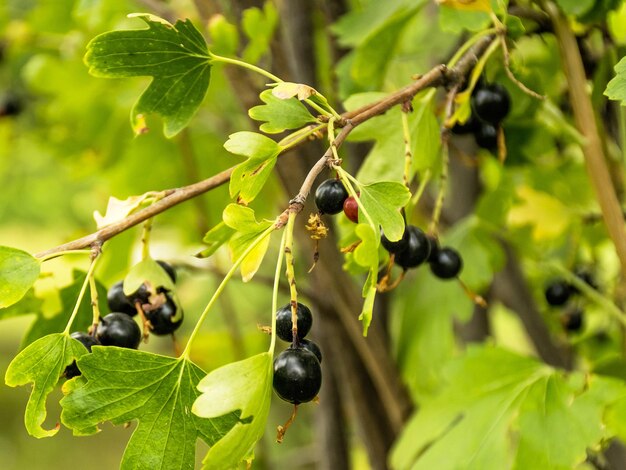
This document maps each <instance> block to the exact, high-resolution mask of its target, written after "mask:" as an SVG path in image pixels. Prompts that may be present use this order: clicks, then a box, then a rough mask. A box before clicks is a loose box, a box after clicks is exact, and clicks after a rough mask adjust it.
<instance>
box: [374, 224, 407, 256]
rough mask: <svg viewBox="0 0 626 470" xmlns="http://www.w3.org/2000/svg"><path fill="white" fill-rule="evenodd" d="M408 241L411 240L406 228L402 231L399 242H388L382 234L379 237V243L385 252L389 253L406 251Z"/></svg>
mask: <svg viewBox="0 0 626 470" xmlns="http://www.w3.org/2000/svg"><path fill="white" fill-rule="evenodd" d="M410 239H411V234H410V233H409V231H408V230H407V229H406V228H405V229H404V233H403V234H402V238H400V240H397V241H395V242H392V241H389V239H388V238H387V237H386V236H385V234H384V233H382V232H381V235H380V243H381V245H382V246H383V248H384V249H385V250H387V251H388V252H389V253H400V252H401V251H404V250H406V249H407V248H408V247H409V243H410Z"/></svg>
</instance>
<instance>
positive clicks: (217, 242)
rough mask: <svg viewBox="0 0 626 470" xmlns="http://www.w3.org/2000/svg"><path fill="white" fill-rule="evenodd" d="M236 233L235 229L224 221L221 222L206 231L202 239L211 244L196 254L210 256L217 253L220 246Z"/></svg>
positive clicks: (200, 256) (204, 256) (199, 256)
mask: <svg viewBox="0 0 626 470" xmlns="http://www.w3.org/2000/svg"><path fill="white" fill-rule="evenodd" d="M234 233H235V230H234V229H232V228H231V227H229V226H228V225H226V224H225V223H224V222H223V221H222V222H220V223H219V224H217V225H216V226H215V227H213V228H212V229H211V230H209V231H208V232H207V233H206V235H205V236H204V238H203V239H202V241H203V242H204V243H206V244H207V245H209V246H208V247H207V248H205V249H204V250H202V251H201V252H200V253H198V254H197V255H196V256H197V257H198V258H208V257H209V256H211V255H212V254H213V253H215V252H216V251H217V249H218V248H219V247H220V246H222V245H223V244H224V243H226V242H227V241H228V240H230V238H231V237H232V236H233V234H234Z"/></svg>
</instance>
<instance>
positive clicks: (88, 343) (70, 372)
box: [64, 331, 100, 379]
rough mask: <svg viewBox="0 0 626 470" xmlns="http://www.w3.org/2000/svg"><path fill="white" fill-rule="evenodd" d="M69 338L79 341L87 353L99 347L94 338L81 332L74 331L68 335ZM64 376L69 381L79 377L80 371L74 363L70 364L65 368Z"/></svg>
mask: <svg viewBox="0 0 626 470" xmlns="http://www.w3.org/2000/svg"><path fill="white" fill-rule="evenodd" d="M70 337H72V339H75V340H77V341H79V342H80V343H81V344H82V345H83V346H85V348H86V349H87V351H89V352H91V348H92V346H98V345H100V342H99V341H98V340H97V339H96V338H94V337H93V336H91V335H89V334H87V333H84V332H82V331H75V332H74V333H72V334H71V335H70ZM64 374H65V377H66V378H67V379H71V378H73V377H78V376H79V375H81V372H80V369H79V368H78V366H77V365H76V361H74V362H72V363H71V364H70V365H69V366H67V367H66V368H65V372H64Z"/></svg>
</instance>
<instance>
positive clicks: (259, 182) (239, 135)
mask: <svg viewBox="0 0 626 470" xmlns="http://www.w3.org/2000/svg"><path fill="white" fill-rule="evenodd" d="M224 148H225V149H226V150H228V151H229V152H230V153H234V154H235V155H241V156H244V157H247V158H248V159H247V160H246V161H244V162H243V163H240V164H239V165H237V167H236V168H235V169H234V170H233V173H232V175H231V177H230V187H229V191H230V197H235V196H237V195H238V201H239V202H241V203H243V204H248V203H250V202H252V200H253V199H254V198H255V197H256V196H257V195H258V194H259V192H260V191H261V189H263V186H264V185H265V183H266V181H267V179H268V178H269V176H270V174H271V172H272V169H273V168H274V165H275V164H276V159H277V158H278V154H279V153H280V152H281V150H282V147H281V146H280V145H278V144H277V143H276V142H274V141H273V140H272V139H270V138H269V137H265V136H264V135H262V134H258V133H256V132H246V131H243V132H236V133H234V134H231V135H230V136H229V137H228V140H227V141H226V143H225V144H224Z"/></svg>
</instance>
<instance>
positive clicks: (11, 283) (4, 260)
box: [0, 246, 40, 308]
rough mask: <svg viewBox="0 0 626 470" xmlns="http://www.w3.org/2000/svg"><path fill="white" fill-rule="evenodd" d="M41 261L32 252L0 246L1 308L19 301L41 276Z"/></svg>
mask: <svg viewBox="0 0 626 470" xmlns="http://www.w3.org/2000/svg"><path fill="white" fill-rule="evenodd" d="M39 269H40V263H39V260H37V259H36V258H34V257H33V256H32V255H31V254H30V253H26V252H25V251H22V250H18V249H17V248H11V247H8V246H0V308H4V307H8V306H9V305H13V304H14V303H16V302H18V301H19V300H20V299H21V298H22V297H24V294H26V292H27V291H28V289H30V288H31V286H32V285H33V284H34V283H35V281H36V280H37V278H38V277H39Z"/></svg>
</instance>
